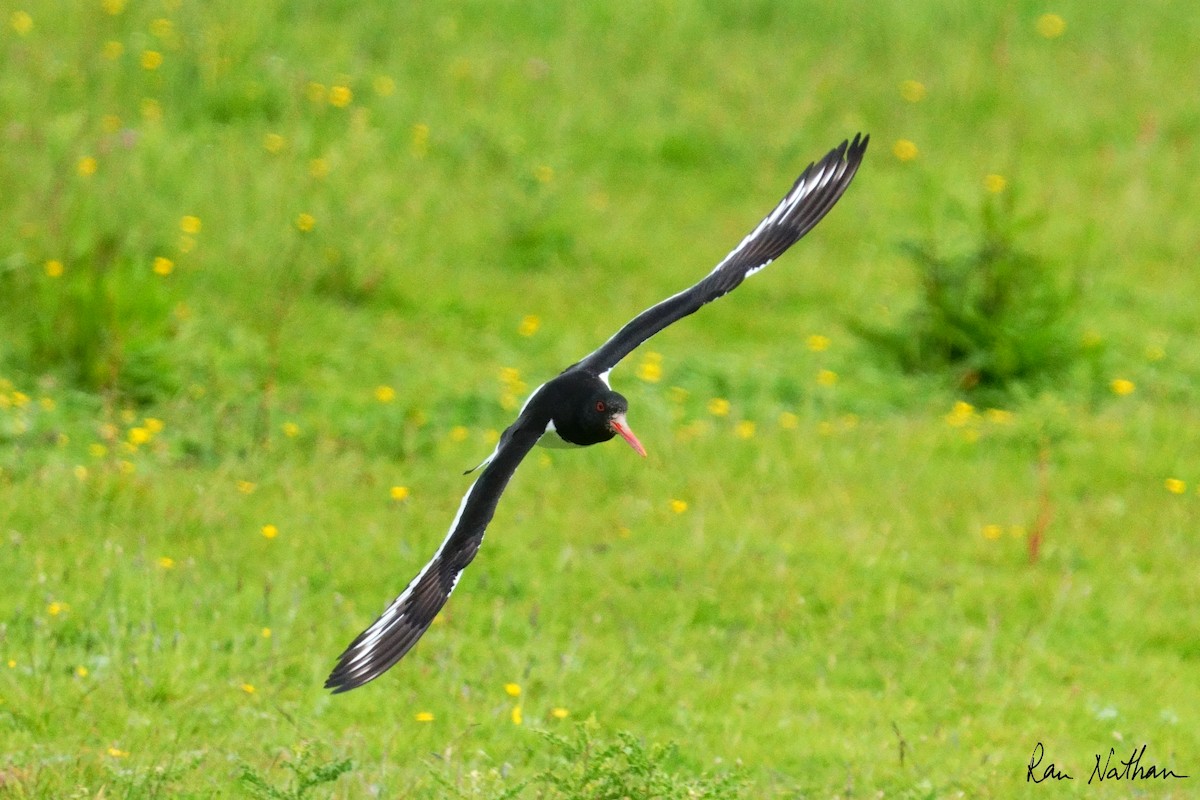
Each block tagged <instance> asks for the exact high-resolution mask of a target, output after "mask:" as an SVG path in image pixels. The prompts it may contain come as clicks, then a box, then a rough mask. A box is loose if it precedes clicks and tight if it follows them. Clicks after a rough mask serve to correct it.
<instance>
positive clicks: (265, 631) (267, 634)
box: [259, 628, 271, 639]
mask: <svg viewBox="0 0 1200 800" xmlns="http://www.w3.org/2000/svg"><path fill="white" fill-rule="evenodd" d="M259 635H260V636H262V638H264V639H270V638H271V629H270V628H263V629H262V630H261V631H259Z"/></svg>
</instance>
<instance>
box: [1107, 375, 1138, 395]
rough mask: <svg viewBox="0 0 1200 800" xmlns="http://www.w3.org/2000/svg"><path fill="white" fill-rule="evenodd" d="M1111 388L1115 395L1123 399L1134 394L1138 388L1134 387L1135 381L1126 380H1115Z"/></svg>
mask: <svg viewBox="0 0 1200 800" xmlns="http://www.w3.org/2000/svg"><path fill="white" fill-rule="evenodd" d="M1109 386H1110V387H1111V388H1112V391H1113V394H1115V395H1120V396H1121V397H1124V396H1125V395H1128V394H1133V390H1134V389H1136V388H1137V387H1136V386H1134V383H1133V381H1131V380H1127V379H1125V378H1113V381H1112V383H1110V384H1109Z"/></svg>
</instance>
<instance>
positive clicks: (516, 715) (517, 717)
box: [512, 705, 522, 725]
mask: <svg viewBox="0 0 1200 800" xmlns="http://www.w3.org/2000/svg"><path fill="white" fill-rule="evenodd" d="M521 722H522V717H521V707H520V706H519V705H516V706H513V710H512V724H513V725H520V724H521Z"/></svg>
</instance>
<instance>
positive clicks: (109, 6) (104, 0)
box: [100, 0, 125, 17]
mask: <svg viewBox="0 0 1200 800" xmlns="http://www.w3.org/2000/svg"><path fill="white" fill-rule="evenodd" d="M100 5H101V6H102V7H103V8H104V12H105V13H106V14H109V15H111V16H114V17H115V16H117V15H118V14H120V13H121V12H122V11H124V10H125V0H100Z"/></svg>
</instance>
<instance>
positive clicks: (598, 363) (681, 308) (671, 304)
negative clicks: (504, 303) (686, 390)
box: [571, 134, 871, 375]
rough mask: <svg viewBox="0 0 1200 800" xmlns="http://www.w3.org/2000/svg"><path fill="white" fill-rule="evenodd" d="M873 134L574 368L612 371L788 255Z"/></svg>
mask: <svg viewBox="0 0 1200 800" xmlns="http://www.w3.org/2000/svg"><path fill="white" fill-rule="evenodd" d="M870 138H871V137H869V136H864V135H862V134H857V135H856V136H855V137H854V141H852V142H842V143H841V145H840V146H838V147H836V148H834V149H833V150H831V151H830V152H829V154H828V155H827V156H825V158H823V159H821V161H820V162H819V163H816V164H809V165H808V168H807V169H805V170H804V172H803V173H801V175H800V177H799V178H797V179H796V183H795V185H793V186H792V188H791V191H789V192H788V193H787V195H786V196H785V197H784V198H783V200H781V201H780V202H779V205H777V206H776V207H775V209H774V210H773V211H772V212H771V213H770V214H768V215H767V217H766V218H765V219H764V220H763V221H762V222H760V223H758V227H757V228H755V229H754V230H753V231H751V232H750V235H749V236H747V237H746V238H745V239H743V240H742V242H741V244H739V245H738V246H737V247H735V248H734V249H733V252H731V253H730V254H729V255H727V256H725V259H724V260H723V261H722V262H721V263H720V264H718V265H717V266H716V268H715V269H713V271H712V272H710V273H709V274H708V276H707V277H705V278H704V280H702V281H700V282H699V283H697V284H696V285H695V286H693V287H692V288H690V289H687V290H685V291H682V292H680V293H679V294H676V295H673V296H671V297H668V298H667V299H666V300H663V301H662V302H661V303H659V304H658V305H656V306H653V307H651V308H648V309H646V310H645V311H643V312H642V313H641V314H638V315H637V316H636V317H634V318H633V319H632V320H630V321H629V322H628V323H626V324H625V327H623V328H621V330H619V331H617V333H616V334H615V335H614V336H613V337H612V338H611V339H609V340H608V341H607V342H605V343H604V344H602V345H601V346H600V347H599V349H597V350H596V351H595V352H594V353H592V354H591V355H589V356H587V357H586V358H584V359H583V360H582V361H580V362H579V363H578V364H575V365H574V366H573V367H571V369H583V370H587V371H588V372H591V373H593V374H596V375H601V374H603V373H606V372H608V371H609V370H610V369H612V368H613V367H615V366H616V365H617V364H618V363H620V361H621V359H623V358H624V357H625V356H627V355H629V354H630V353H631V352H633V350H634V349H635V348H636V347H638V345H640V344H641V343H642V342H644V341H646V340H647V339H649V338H650V337H651V336H653V335H654V334H656V333H658V332H659V331H661V330H662V329H663V328H665V327H667V326H668V325H670V324H671V323H672V322H675V321H677V320H679V319H682V318H683V317H686V316H687V315H688V314H691V313H694V312H695V311H697V310H699V308H700V307H701V306H702V305H704V304H705V303H711V302H712V301H713V300H716V299H717V298H718V297H722V296H724V295H726V294H728V293H729V292H731V291H733V290H734V289H735V288H737V285H738V284H740V283H741V282H742V281H743V280H745V279H746V278H747V277H749V276H750V275H753V274H754V273H755V272H758V271H759V270H760V269H762V268H763V267H765V266H767V265H768V264H770V263H771V262H772V261H774V260H775V259H776V258H779V256H781V255H783V253H784V251H786V250H787V249H788V248H789V247H791V246H792V245H793V244H795V243H796V242H797V241H799V239H800V237H802V236H803V235H804V234H806V233H808V232H809V231H810V230H812V228H813V226H814V225H816V224H817V223H818V222H820V221H821V218H822V217H824V216H825V215H826V214H827V213H828V212H829V209H831V208H833V204H834V203H836V202H837V201H838V198H839V197H841V196H842V193H843V192H845V191H846V187H847V186H849V185H850V181H851V180H853V178H854V173H855V172H857V171H858V166H859V164H861V163H862V159H863V154H864V153H865V152H866V150H867V142H868V141H869V140H870Z"/></svg>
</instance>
